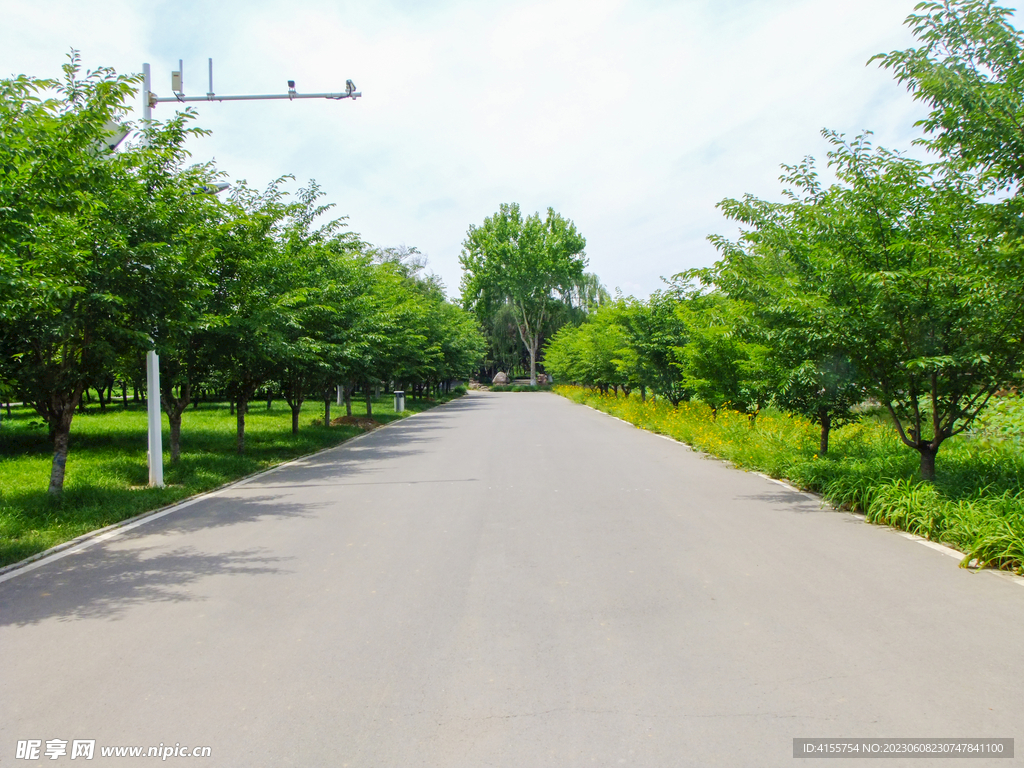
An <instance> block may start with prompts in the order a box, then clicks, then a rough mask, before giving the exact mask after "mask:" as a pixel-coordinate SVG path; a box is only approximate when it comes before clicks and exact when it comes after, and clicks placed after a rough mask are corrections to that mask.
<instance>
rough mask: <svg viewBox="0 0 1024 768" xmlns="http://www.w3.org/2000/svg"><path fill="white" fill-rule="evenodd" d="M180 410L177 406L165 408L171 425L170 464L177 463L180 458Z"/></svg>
mask: <svg viewBox="0 0 1024 768" xmlns="http://www.w3.org/2000/svg"><path fill="white" fill-rule="evenodd" d="M183 410H185V408H184V406H183V407H182V408H181V410H179V409H177V408H168V409H167V422H168V423H169V424H170V425H171V464H177V463H178V459H180V458H181V412H182V411H183Z"/></svg>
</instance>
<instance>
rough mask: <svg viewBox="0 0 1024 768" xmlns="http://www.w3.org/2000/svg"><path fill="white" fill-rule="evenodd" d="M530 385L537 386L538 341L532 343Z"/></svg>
mask: <svg viewBox="0 0 1024 768" xmlns="http://www.w3.org/2000/svg"><path fill="white" fill-rule="evenodd" d="M530 386H531V387H536V386H537V342H536V340H534V341H533V343H532V344H531V345H530Z"/></svg>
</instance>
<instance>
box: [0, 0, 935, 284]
mask: <svg viewBox="0 0 1024 768" xmlns="http://www.w3.org/2000/svg"><path fill="white" fill-rule="evenodd" d="M913 6H914V0H906V1H904V0H675V1H669V0H663V1H661V2H658V1H656V0H646V1H645V0H636V1H632V2H621V1H614V0H544V1H543V2H530V1H526V2H488V1H487V0H475V1H474V2H463V1H461V0H452V1H450V2H436V3H435V2H411V1H410V0H404V1H400V0H395V1H394V2H372V1H368V0H362V2H349V1H348V0H333V1H331V2H327V1H311V2H303V0H296V1H295V2H291V3H284V2H279V1H278V0H255V1H254V0H246V1H245V2H237V1H236V0H222V2H220V3H218V4H217V5H216V6H214V4H212V3H199V2H189V1H188V0H180V1H178V2H138V1H128V0H124V1H122V2H103V1H102V0H101V1H100V2H93V3H88V4H87V3H83V2H81V0H46V2H38V0H37V1H36V2H25V1H24V0H0V18H3V19H4V24H3V25H2V28H0V77H7V76H9V75H12V74H20V73H25V74H30V75H36V76H40V77H52V76H56V75H58V74H59V67H60V65H61V64H62V63H63V61H64V57H65V55H66V53H67V51H68V50H69V49H70V48H72V47H74V48H77V49H79V50H80V51H81V53H82V56H83V60H84V63H85V64H86V66H90V67H95V66H112V67H114V68H115V69H117V70H118V71H119V72H138V71H141V68H142V66H141V65H142V63H143V62H149V63H150V64H151V65H152V68H153V78H154V91H156V92H157V93H158V94H160V95H168V94H169V92H170V72H171V70H172V69H176V68H177V63H178V59H179V58H180V59H183V60H184V62H185V91H186V93H188V94H195V95H199V94H202V93H205V91H206V84H207V83H206V80H207V78H206V66H207V59H208V58H209V57H213V59H214V86H215V89H216V91H217V92H218V93H223V94H234V93H274V92H284V91H285V90H286V81H287V80H289V79H293V80H295V81H296V85H297V88H298V90H299V91H300V92H307V93H308V92H319V91H337V90H343V89H344V83H345V80H346V79H348V78H351V79H352V80H354V81H355V83H356V85H357V86H358V87H359V89H360V90H361V91H362V93H363V95H364V96H363V98H362V99H360V100H358V101H356V102H354V103H352V102H348V101H341V102H331V101H319V100H308V101H297V102H242V103H211V104H202V103H201V104H199V105H198V110H199V115H200V117H199V120H198V124H199V125H200V126H202V127H205V128H208V129H210V130H212V132H213V133H212V135H211V136H209V137H206V138H202V139H198V140H195V141H194V142H193V143H192V145H191V151H192V153H193V157H194V158H195V160H197V161H206V160H210V159H213V160H215V161H216V163H217V165H218V167H219V168H220V169H221V170H223V171H225V172H226V173H227V174H228V177H229V178H231V179H242V178H244V179H247V180H248V181H249V182H250V183H251V184H253V185H256V186H263V185H265V184H266V183H267V182H268V181H270V180H271V179H274V178H276V177H278V176H280V175H282V174H293V175H294V176H295V177H296V179H297V183H298V184H302V183H304V182H307V181H308V180H309V179H311V178H313V179H316V180H317V181H318V182H319V183H320V185H321V186H322V187H323V189H324V190H325V192H326V193H327V199H328V201H329V202H332V203H334V204H335V205H336V208H335V213H337V214H338V215H344V216H348V217H349V219H348V221H349V225H350V227H351V228H352V229H353V230H354V231H356V232H358V233H359V234H360V235H362V237H363V238H364V239H366V240H368V241H369V242H371V243H374V244H375V245H380V246H397V245H406V246H415V247H417V248H419V249H420V250H421V251H422V252H424V253H425V254H427V256H428V259H429V262H428V266H429V268H430V269H432V270H433V271H434V272H436V273H437V274H439V275H440V276H441V277H442V278H443V280H444V281H445V283H446V285H447V286H448V289H449V293H451V294H457V292H458V286H459V280H460V278H461V270H460V268H459V264H458V255H459V252H460V250H461V243H462V240H463V239H464V237H465V233H466V230H467V228H468V227H469V225H470V224H479V223H481V222H482V221H483V219H484V217H486V216H488V215H490V214H492V213H493V212H495V211H496V210H497V208H498V206H499V204H501V203H503V202H518V203H519V204H520V205H521V206H522V207H523V209H524V210H526V211H535V210H544V209H546V208H547V207H548V206H551V207H553V208H555V209H556V210H557V211H559V212H560V213H561V214H562V215H564V216H566V217H568V218H570V219H572V220H573V221H575V222H576V225H577V227H578V228H579V229H580V231H581V232H582V233H583V234H584V236H585V237H586V238H587V254H588V256H589V259H590V270H591V271H593V272H596V273H597V274H598V275H599V276H600V277H601V279H602V281H603V282H604V283H605V284H606V285H608V286H609V288H611V289H612V290H614V289H616V288H620V289H621V290H622V291H623V292H624V293H626V294H633V295H636V296H641V297H644V296H647V295H648V294H649V293H650V292H651V291H653V290H656V289H657V288H659V287H660V286H661V281H660V277H661V276H670V275H672V274H674V273H676V272H679V271H682V270H684V269H688V268H690V267H695V266H705V265H708V264H710V263H712V262H713V261H714V260H715V257H716V254H715V251H714V249H713V248H712V246H711V245H710V244H709V243H708V242H707V241H706V236H707V235H708V234H711V233H719V234H725V235H730V236H731V235H733V234H734V233H735V228H734V227H733V226H732V225H731V223H730V222H728V221H726V220H725V219H723V218H722V217H721V215H720V214H719V212H718V211H717V210H716V208H715V204H716V203H717V202H718V201H719V200H721V199H722V198H724V197H739V196H741V195H743V194H744V193H748V192H749V193H752V194H755V195H758V196H761V197H776V196H777V195H778V192H779V189H780V186H779V183H778V181H777V179H778V176H779V165H780V164H781V163H786V162H795V161H797V160H799V159H800V158H802V157H804V156H805V155H815V156H816V157H818V158H822V157H823V156H824V154H825V150H826V145H825V142H824V141H823V139H822V138H821V137H820V131H821V129H822V128H826V127H828V128H833V129H836V130H839V131H843V132H847V133H856V132H859V131H860V130H862V129H865V128H867V129H871V130H873V131H874V132H875V134H876V140H877V142H878V143H881V144H885V145H887V146H890V147H894V148H901V149H909V148H910V142H911V141H912V140H913V138H915V137H916V136H917V135H918V134H917V131H916V129H915V128H914V127H913V122H914V120H916V119H918V118H920V117H921V116H922V115H923V109H922V107H921V106H920V105H918V104H916V103H915V102H914V101H913V100H912V99H911V97H910V96H909V94H908V93H907V92H906V90H905V89H904V88H903V87H901V86H899V85H897V84H896V83H895V82H894V81H893V79H892V77H891V76H890V74H889V73H888V72H887V71H885V70H882V69H879V68H878V67H877V66H876V65H871V66H867V65H866V63H867V60H868V58H869V57H870V56H871V55H872V54H875V53H879V52H884V51H889V50H892V49H896V48H905V47H909V46H910V45H912V42H913V41H912V38H911V36H910V34H909V32H908V31H907V29H906V28H905V27H904V26H903V20H904V19H905V18H906V16H907V15H908V14H909V13H910V12H911V11H912V10H913ZM170 109H171V107H170V105H165V104H161V105H159V106H158V107H157V109H155V110H154V117H155V118H158V119H159V118H161V117H166V116H168V115H169V114H170V112H169V110H170Z"/></svg>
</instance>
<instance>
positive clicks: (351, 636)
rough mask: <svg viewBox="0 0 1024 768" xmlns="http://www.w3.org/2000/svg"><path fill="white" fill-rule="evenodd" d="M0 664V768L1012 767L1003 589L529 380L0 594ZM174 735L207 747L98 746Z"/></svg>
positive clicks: (1010, 624)
mask: <svg viewBox="0 0 1024 768" xmlns="http://www.w3.org/2000/svg"><path fill="white" fill-rule="evenodd" d="M0 652H2V661H0V664H2V670H3V671H2V673H0V766H3V765H29V764H42V765H64V764H67V765H79V764H89V765H101V766H102V765H132V764H142V765H154V764H156V763H157V762H161V763H166V764H167V765H175V764H199V765H209V766H246V767H247V768H260V767H261V766H267V767H274V768H277V767H279V766H332V767H339V768H340V767H342V766H396V767H397V766H401V767H405V766H458V767H461V766H467V767H468V766H510V767H511V766H516V767H517V768H518V767H519V766H526V767H542V766H584V765H586V766H590V765H594V766H613V765H629V766H666V767H668V766H732V767H736V766H739V767H743V766H780V765H781V766H790V765H794V764H796V763H798V762H800V763H808V762H809V764H811V765H822V764H829V763H834V762H836V761H834V760H812V761H804V760H801V761H797V760H795V759H794V758H793V756H792V755H793V739H794V738H795V737H845V738H852V737H886V738H898V737H948V738H952V737H958V738H959V737H986V738H988V737H992V738H995V737H1012V738H1015V739H1016V749H1017V755H1018V756H1017V757H1016V758H1015V759H1012V760H1011V759H991V760H990V759H981V760H979V759H971V760H964V759H952V760H949V759H944V760H935V759H903V760H899V759H898V760H886V761H884V762H883V763H881V765H887V766H892V765H909V766H925V765H932V764H935V765H941V766H956V765H966V766H982V765H995V766H1008V765H1015V764H1021V763H1024V756H1022V753H1024V587H1022V586H1021V584H1020V583H1016V582H1014V581H1012V580H1009V579H1007V578H1004V577H1001V576H998V575H995V574H990V573H981V574H971V573H969V572H967V571H964V570H961V569H959V568H958V567H957V561H956V560H954V559H951V558H949V557H946V556H944V555H943V554H941V553H939V552H936V551H934V550H932V549H930V548H928V547H925V546H922V545H921V544H920V543H918V542H914V541H910V540H908V539H906V538H904V537H902V536H900V535H899V534H897V533H894V532H892V531H889V530H886V529H882V528H878V527H874V526H869V525H866V524H864V523H863V522H861V521H860V520H859V519H858V518H857V517H855V516H852V515H849V514H845V513H841V512H836V511H833V510H829V509H822V508H821V506H820V504H819V503H818V501H816V500H815V499H812V498H810V497H808V496H805V495H803V494H799V493H796V492H794V491H791V490H789V489H787V488H785V487H783V486H781V485H779V484H776V483H773V482H771V481H769V480H766V479H764V478H762V477H759V476H757V475H754V474H750V473H745V472H742V471H738V470H736V469H732V468H730V467H728V466H726V465H725V464H723V463H721V462H718V461H714V460H709V459H706V458H702V457H701V456H700V455H698V454H696V453H693V452H691V451H690V450H688V449H687V448H686V447H685V446H682V445H680V444H678V443H673V442H672V441H669V440H666V439H663V438H660V437H657V436H655V435H651V434H647V433H644V432H641V431H639V430H636V429H634V428H632V427H631V426H629V425H627V424H624V423H622V422H619V421H616V420H614V419H611V418H609V417H607V416H604V415H602V414H599V413H597V412H595V411H592V410H590V409H587V408H584V407H582V406H578V405H574V404H572V403H570V402H568V401H566V400H564V399H561V398H558V397H556V396H553V395H544V394H490V393H486V394H484V393H472V394H470V395H469V396H467V397H465V398H463V399H462V400H460V401H456V402H454V403H452V404H450V405H447V406H444V407H442V408H438V409H435V410H433V411H430V412H427V413H424V414H421V415H418V416H416V417H414V418H411V419H408V420H406V421H404V422H402V423H400V424H395V425H392V426H389V427H387V428H386V429H383V430H380V431H378V432H375V433H372V434H370V435H367V436H365V437H363V438H361V439H359V440H357V441H355V442H353V443H351V444H349V445H347V446H342V447H340V448H337V449H333V450H331V451H327V452H324V453H321V454H318V455H316V456H314V457H310V458H308V459H304V460H301V461H299V462H297V463H295V464H292V465H291V466H288V467H286V468H283V469H280V470H278V471H275V472H272V473H269V474H266V475H263V476H260V477H258V478H256V479H254V480H251V481H249V482H247V483H244V484H240V485H236V486H232V487H230V488H228V489H225V490H223V491H221V492H219V493H218V494H216V495H214V496H212V497H210V498H206V499H203V500H201V501H199V502H196V503H193V504H191V505H190V506H187V507H185V508H183V509H181V510H179V511H176V512H174V513H172V514H168V515H166V516H163V517H161V518H159V519H156V520H153V521H151V522H148V523H146V524H144V525H141V526H139V527H137V528H134V529H132V530H129V531H127V532H124V533H121V534H120V535H118V536H115V537H113V538H110V539H109V540H106V541H103V542H99V543H95V544H93V545H92V546H90V547H88V548H85V549H83V550H81V551H78V552H76V553H74V554H71V555H69V556H66V557H63V558H62V559H59V560H55V561H51V562H47V563H45V564H43V565H42V566H40V567H37V568H35V569H34V570H31V571H27V572H23V573H21V574H19V575H16V576H14V577H13V578H8V579H7V580H5V581H3V582H2V583H0ZM30 739H37V740H39V741H41V742H42V750H45V748H46V742H47V741H48V740H51V739H59V740H63V741H67V742H68V747H67V749H68V750H69V751H70V750H71V748H72V746H73V744H72V742H73V740H75V739H80V740H95V742H96V746H95V757H94V759H93V761H92V762H91V763H87V762H81V763H80V762H78V761H72V760H70V759H69V756H64V757H60V758H59V759H58V760H49V759H46V757H45V754H43V753H42V752H41V755H40V757H41V759H39V760H36V761H32V760H27V759H18V758H17V755H16V752H17V743H18V742H19V741H27V740H30ZM174 744H178V745H185V746H188V747H189V749H191V748H192V747H194V746H208V747H210V750H211V755H212V756H211V757H208V758H205V759H204V758H200V759H186V758H182V757H173V756H172V757H168V758H167V759H166V760H165V761H164V760H158V759H157V758H152V757H151V758H135V759H132V758H129V757H122V758H113V757H102V756H101V754H100V750H101V748H102V747H109V746H133V745H137V746H143V747H146V748H148V747H150V746H157V745H163V746H165V747H166V746H170V745H174ZM83 760H84V758H83ZM838 762H839V765H840V766H843V768H845V767H846V766H856V765H879V763H878V762H877V761H875V760H870V761H868V760H864V759H855V760H841V761H838Z"/></svg>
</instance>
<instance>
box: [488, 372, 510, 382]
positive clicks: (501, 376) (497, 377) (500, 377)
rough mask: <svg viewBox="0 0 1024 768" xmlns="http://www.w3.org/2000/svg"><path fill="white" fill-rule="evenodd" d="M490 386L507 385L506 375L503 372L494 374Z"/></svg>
mask: <svg viewBox="0 0 1024 768" xmlns="http://www.w3.org/2000/svg"><path fill="white" fill-rule="evenodd" d="M491 383H492V384H508V374H507V373H505V372H504V371H498V372H497V373H496V374H494V378H493V379H491Z"/></svg>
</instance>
